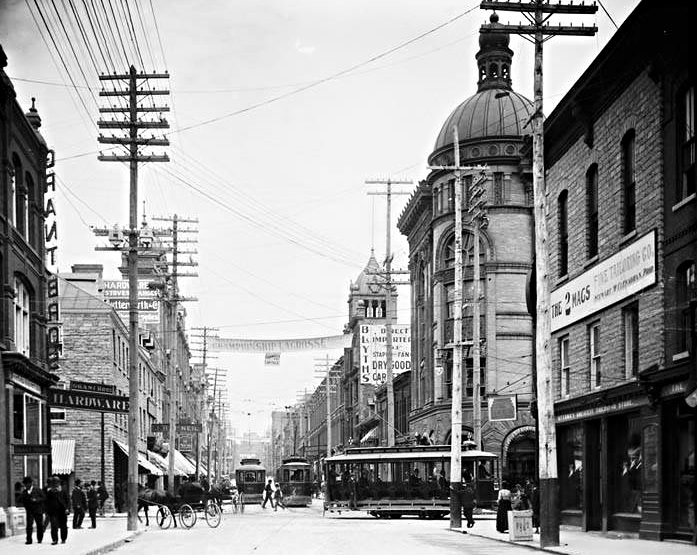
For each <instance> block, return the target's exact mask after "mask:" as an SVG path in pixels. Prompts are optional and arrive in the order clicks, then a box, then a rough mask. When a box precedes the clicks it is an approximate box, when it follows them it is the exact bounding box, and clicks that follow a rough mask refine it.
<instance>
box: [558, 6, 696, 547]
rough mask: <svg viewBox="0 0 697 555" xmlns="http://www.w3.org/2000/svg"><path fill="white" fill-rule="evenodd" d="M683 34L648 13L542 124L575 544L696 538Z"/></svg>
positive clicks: (689, 113)
mask: <svg viewBox="0 0 697 555" xmlns="http://www.w3.org/2000/svg"><path fill="white" fill-rule="evenodd" d="M688 21H689V15H688V7H687V5H685V4H682V3H677V2H669V5H666V3H665V2H658V1H654V0H645V1H644V2H642V3H641V4H640V5H639V6H638V7H637V8H636V9H635V11H634V12H633V13H632V14H631V15H630V17H629V18H628V19H627V20H626V21H625V23H624V24H623V25H622V27H621V28H620V29H619V30H618V32H617V33H616V34H615V36H614V37H613V38H612V40H611V41H610V42H609V43H608V44H607V46H606V47H605V48H604V49H603V50H602V52H601V53H600V54H599V55H598V57H597V58H596V60H595V61H594V62H593V63H592V64H591V66H590V67H589V68H588V70H586V72H585V73H584V74H583V75H582V76H581V77H580V78H579V80H578V81H577V82H576V84H575V85H574V86H573V87H572V88H571V90H570V91H569V93H567V95H566V96H565V97H564V98H563V99H562V101H561V102H560V103H559V104H558V105H557V107H556V108H555V110H554V111H553V112H552V114H550V116H549V117H548V119H547V121H546V123H545V151H546V152H545V164H546V184H547V203H548V214H549V216H548V230H549V241H548V244H549V245H550V260H549V264H550V276H551V283H550V288H551V291H552V293H551V294H552V306H551V312H552V354H553V368H554V380H555V390H556V391H555V398H556V402H555V413H556V419H557V439H558V465H559V485H560V504H561V507H560V508H561V518H562V522H563V523H567V524H576V525H580V526H582V527H583V528H584V529H585V530H626V531H634V532H637V531H638V532H639V533H640V535H641V536H642V537H647V538H654V539H662V538H666V537H689V535H691V534H692V533H693V530H694V522H695V521H694V487H695V466H694V446H695V442H694V434H695V409H694V408H691V407H690V406H689V405H687V404H686V403H685V395H686V391H687V380H688V377H689V363H690V360H692V364H693V365H694V350H693V349H691V346H690V344H689V324H688V321H689V317H688V316H689V306H690V303H689V301H690V299H694V298H695V288H694V264H695V258H697V257H696V256H695V255H696V248H697V247H696V243H695V237H696V235H695V221H697V218H696V217H695V214H696V212H695V184H694V81H691V80H690V79H691V78H690V77H689V72H688V59H687V51H688V44H687V40H688V34H689V30H688V29H687V22H688ZM686 109H687V110H686ZM693 325H694V324H693Z"/></svg>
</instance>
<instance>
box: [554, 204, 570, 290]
mask: <svg viewBox="0 0 697 555" xmlns="http://www.w3.org/2000/svg"><path fill="white" fill-rule="evenodd" d="M557 210H558V220H559V277H562V276H565V275H566V274H568V273H569V217H568V210H569V193H568V191H562V192H561V194H560V195H559V200H558V202H557Z"/></svg>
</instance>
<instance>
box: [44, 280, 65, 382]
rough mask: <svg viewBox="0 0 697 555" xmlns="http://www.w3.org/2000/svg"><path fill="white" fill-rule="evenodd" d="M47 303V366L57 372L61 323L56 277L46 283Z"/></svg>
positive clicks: (61, 345) (61, 351)
mask: <svg viewBox="0 0 697 555" xmlns="http://www.w3.org/2000/svg"><path fill="white" fill-rule="evenodd" d="M46 290H47V296H48V302H47V303H46V312H47V336H48V337H47V342H48V364H49V366H50V368H51V370H52V371H55V370H58V367H59V360H60V357H61V355H62V354H63V342H62V340H61V321H60V303H59V301H58V297H59V295H60V290H59V287H58V276H56V275H52V276H51V277H49V278H48V281H47V283H46Z"/></svg>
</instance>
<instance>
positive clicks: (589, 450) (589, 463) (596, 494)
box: [583, 420, 603, 530]
mask: <svg viewBox="0 0 697 555" xmlns="http://www.w3.org/2000/svg"><path fill="white" fill-rule="evenodd" d="M585 428H586V429H585V433H584V436H585V439H586V448H585V449H584V458H585V461H584V464H583V466H584V469H585V472H584V479H585V480H584V481H585V484H584V488H583V490H584V498H585V500H584V506H585V508H586V510H585V514H584V517H585V523H584V529H585V530H602V527H603V506H602V493H601V492H602V487H603V476H602V464H601V460H602V449H603V445H602V441H601V435H600V420H590V421H588V422H586V423H585Z"/></svg>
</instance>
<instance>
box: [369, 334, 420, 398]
mask: <svg viewBox="0 0 697 555" xmlns="http://www.w3.org/2000/svg"><path fill="white" fill-rule="evenodd" d="M360 331H361V337H360V350H361V354H360V359H361V383H362V384H367V383H369V384H375V385H380V384H383V383H385V382H386V381H387V333H386V330H385V326H383V325H378V324H363V325H361V329H360ZM407 370H411V329H410V327H409V325H408V324H401V325H398V324H395V325H393V326H392V375H393V376H396V375H397V374H400V373H402V372H405V371H407Z"/></svg>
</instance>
